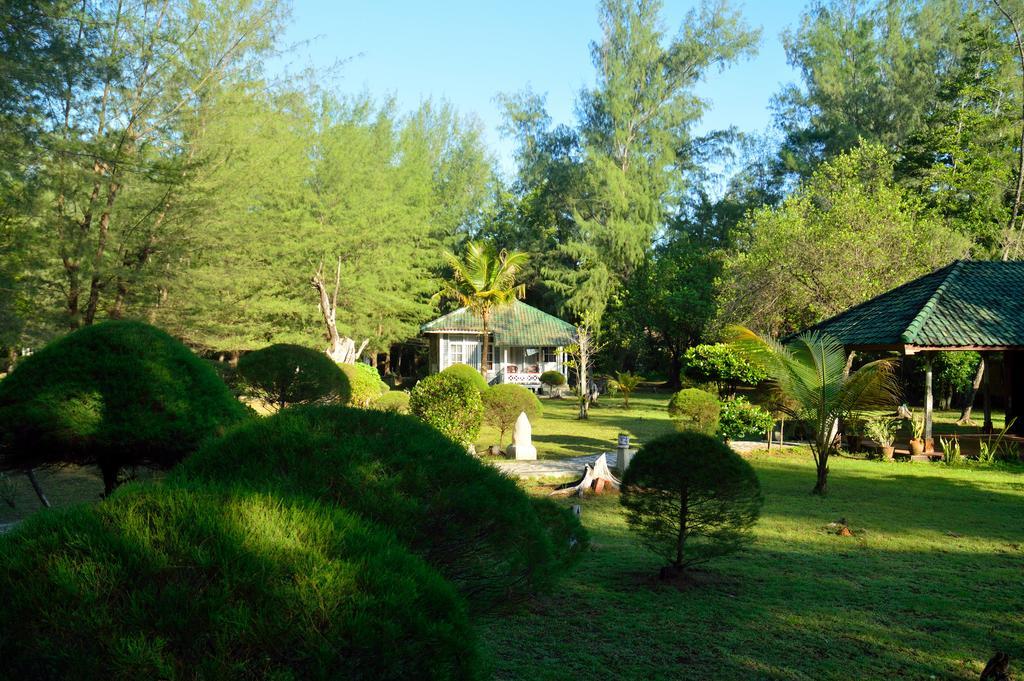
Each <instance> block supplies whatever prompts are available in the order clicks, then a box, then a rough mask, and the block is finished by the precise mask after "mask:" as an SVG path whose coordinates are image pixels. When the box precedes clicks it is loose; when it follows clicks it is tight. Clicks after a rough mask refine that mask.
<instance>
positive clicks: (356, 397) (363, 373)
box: [338, 362, 390, 409]
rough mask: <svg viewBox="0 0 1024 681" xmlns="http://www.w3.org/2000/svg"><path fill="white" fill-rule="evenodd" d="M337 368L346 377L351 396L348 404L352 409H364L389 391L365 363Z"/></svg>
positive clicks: (374, 371) (375, 371) (372, 369)
mask: <svg viewBox="0 0 1024 681" xmlns="http://www.w3.org/2000/svg"><path fill="white" fill-rule="evenodd" d="M338 368H339V369H341V370H342V371H343V372H344V373H345V376H347V377H348V386H349V391H350V392H351V395H352V396H351V398H350V399H349V404H351V405H352V406H353V407H362V408H364V409H365V408H366V407H369V406H370V405H371V404H373V403H374V401H376V400H377V399H378V398H379V397H380V396H381V395H383V394H384V393H386V392H388V390H390V388H388V384H387V383H385V382H384V381H383V380H381V377H380V373H378V372H377V370H376V369H375V368H373V367H372V366H370V365H369V364H367V363H366V362H356V363H355V364H339V365H338Z"/></svg>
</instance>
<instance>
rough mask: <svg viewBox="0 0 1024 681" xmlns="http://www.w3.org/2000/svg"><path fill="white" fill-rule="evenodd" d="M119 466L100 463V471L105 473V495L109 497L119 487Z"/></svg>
mask: <svg viewBox="0 0 1024 681" xmlns="http://www.w3.org/2000/svg"><path fill="white" fill-rule="evenodd" d="M119 470H120V468H119V467H118V466H112V465H110V464H100V473H102V474H103V496H104V497H109V496H110V495H111V494H113V492H114V490H115V489H117V473H118V471H119Z"/></svg>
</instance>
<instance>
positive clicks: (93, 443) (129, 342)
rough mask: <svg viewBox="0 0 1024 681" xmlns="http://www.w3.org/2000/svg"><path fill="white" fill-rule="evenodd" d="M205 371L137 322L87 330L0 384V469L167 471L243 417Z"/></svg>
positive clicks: (109, 477) (106, 476)
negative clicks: (69, 466) (88, 466)
mask: <svg viewBox="0 0 1024 681" xmlns="http://www.w3.org/2000/svg"><path fill="white" fill-rule="evenodd" d="M247 413H248V412H247V410H246V409H245V407H244V406H243V405H242V404H241V403H239V402H238V400H236V399H235V398H234V397H232V395H231V392H230V391H229V390H228V389H227V387H226V386H225V385H224V383H223V381H221V380H220V378H218V376H217V374H216V373H215V372H214V370H213V369H212V368H211V367H210V365H209V364H208V363H206V362H204V361H203V360H201V359H200V358H198V357H196V356H195V355H194V354H193V353H192V352H191V351H190V350H189V349H188V348H186V347H185V346H184V345H182V344H181V343H180V342H178V341H176V340H175V339H173V338H171V337H170V336H168V335H167V334H166V333H164V332H163V331H160V330H159V329H157V328H155V327H152V326H149V325H148V324H143V323H141V322H129V321H111V322H104V323H102V324H95V325H92V326H88V327H85V328H82V329H79V330H78V331H75V332H74V333H70V334H68V335H67V336H64V337H63V338H61V339H59V340H57V341H54V342H53V343H50V344H49V345H47V346H46V347H44V348H43V349H41V350H39V351H38V352H36V353H34V354H33V355H30V356H29V357H26V358H24V359H22V360H21V361H20V362H19V363H18V364H17V366H16V367H15V369H14V371H12V372H11V374H10V375H9V376H8V377H7V378H5V379H4V380H3V381H0V469H3V470H24V469H28V468H33V467H38V466H50V465H59V464H63V463H77V464H96V465H97V466H99V468H100V470H101V472H102V473H103V480H104V485H105V487H106V491H107V492H110V491H111V490H113V488H114V487H115V486H116V485H117V481H118V474H119V472H120V470H121V469H122V468H123V467H125V466H129V465H150V466H158V467H164V468H166V467H169V466H172V465H174V464H175V463H177V462H178V461H180V460H181V459H183V458H184V457H185V456H187V455H188V454H190V453H192V452H193V451H195V450H196V449H197V448H198V447H199V445H200V444H201V443H202V442H203V441H204V440H206V439H207V438H210V437H212V436H215V435H218V434H219V433H221V432H222V431H223V429H224V428H225V427H226V426H227V425H229V424H232V423H235V422H237V421H240V420H242V419H244V418H246V416H247Z"/></svg>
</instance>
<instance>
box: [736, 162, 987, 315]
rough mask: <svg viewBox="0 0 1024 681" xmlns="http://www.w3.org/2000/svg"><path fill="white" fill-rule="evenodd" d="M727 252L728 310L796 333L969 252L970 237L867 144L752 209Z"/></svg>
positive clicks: (891, 163)
mask: <svg viewBox="0 0 1024 681" xmlns="http://www.w3.org/2000/svg"><path fill="white" fill-rule="evenodd" d="M744 228H745V229H747V230H749V233H750V234H751V237H750V240H749V242H748V243H746V244H744V247H743V248H742V250H739V251H738V252H736V253H733V254H732V255H731V256H729V257H728V258H727V261H726V264H725V268H724V272H723V275H722V286H721V298H720V305H721V308H722V309H721V312H720V315H721V317H722V318H723V319H724V320H725V321H741V322H743V323H744V324H747V325H749V326H752V327H756V328H759V329H765V330H767V331H770V332H771V333H773V334H776V335H782V334H784V333H789V332H795V331H797V330H800V329H803V328H806V327H807V326H810V325H812V324H814V323H816V322H818V321H821V320H822V319H825V318H827V317H831V316H833V315H836V314H838V313H840V312H843V311H845V310H846V309H848V308H850V307H852V306H854V305H856V304H858V303H861V302H864V301H865V300H867V299H869V298H871V297H873V296H876V295H879V294H881V293H884V292H886V291H888V290H890V289H892V288H895V287H896V286H899V285H900V284H903V283H905V282H907V281H909V280H911V279H913V278H915V277H918V276H921V275H923V274H926V273H928V272H931V271H932V270H934V269H936V268H938V267H940V266H942V265H945V264H947V263H949V262H950V261H951V260H954V259H956V258H962V257H964V256H965V255H966V254H967V253H968V252H969V250H970V242H969V241H968V240H967V239H965V238H964V237H963V236H961V235H960V234H958V233H956V232H954V231H953V230H952V229H950V228H949V227H947V226H945V225H944V224H943V222H942V221H941V220H939V219H936V218H935V217H934V216H932V215H930V214H928V213H927V211H925V210H924V206H923V205H922V204H921V200H920V198H919V197H918V196H917V193H914V192H908V191H906V190H904V189H902V188H901V187H899V186H898V185H896V184H895V182H894V180H893V157H892V155H891V154H890V153H889V152H888V151H887V150H886V149H885V148H884V147H882V146H879V145H870V144H864V145H861V146H859V147H857V148H855V149H853V150H852V151H850V152H848V153H846V154H843V155H841V156H839V157H837V158H835V159H833V160H832V161H829V162H828V163H825V164H823V165H821V166H820V167H819V168H818V169H817V170H816V171H815V172H814V174H813V175H812V176H811V177H810V179H808V180H807V181H805V182H804V183H802V184H801V185H800V186H799V187H797V189H796V190H795V191H794V192H793V193H792V194H790V195H789V196H788V197H787V198H786V199H785V201H783V202H782V204H780V205H779V206H777V207H763V208H759V209H757V210H755V211H753V212H752V213H751V214H750V216H749V217H748V219H747V223H746V224H745V226H744Z"/></svg>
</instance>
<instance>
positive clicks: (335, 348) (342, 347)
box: [310, 258, 370, 364]
mask: <svg viewBox="0 0 1024 681" xmlns="http://www.w3.org/2000/svg"><path fill="white" fill-rule="evenodd" d="M323 268H324V266H323V263H320V267H319V268H318V269H317V271H316V274H314V275H313V278H312V279H311V280H310V283H311V284H312V285H313V288H315V289H316V291H317V294H319V298H320V314H322V315H323V318H324V325H325V326H326V327H327V343H328V345H327V350H326V352H327V356H328V357H330V358H331V359H333V360H334V361H335V362H336V363H338V364H355V363H356V361H357V360H358V359H359V355H361V354H363V350H365V349H366V346H367V345H368V344H369V342H370V340H369V339H368V338H367V339H365V340H363V343H362V345H360V346H359V348H358V349H356V342H355V341H354V340H353V339H351V338H348V337H343V336H342V335H341V334H339V333H338V324H337V321H336V320H337V312H338V289H339V287H340V286H341V258H338V269H337V273H336V275H335V279H334V297H333V298H331V297H330V296H329V295H328V294H327V285H326V284H325V283H324V278H323Z"/></svg>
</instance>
